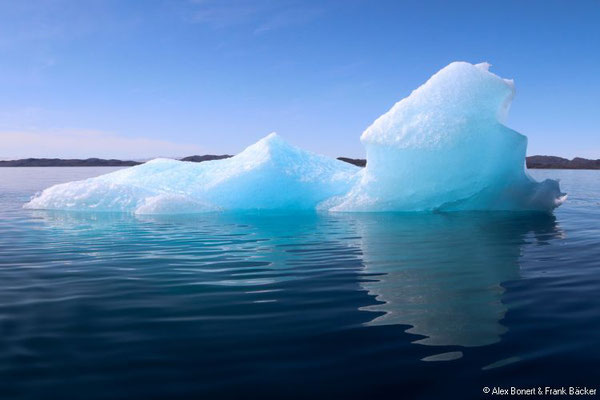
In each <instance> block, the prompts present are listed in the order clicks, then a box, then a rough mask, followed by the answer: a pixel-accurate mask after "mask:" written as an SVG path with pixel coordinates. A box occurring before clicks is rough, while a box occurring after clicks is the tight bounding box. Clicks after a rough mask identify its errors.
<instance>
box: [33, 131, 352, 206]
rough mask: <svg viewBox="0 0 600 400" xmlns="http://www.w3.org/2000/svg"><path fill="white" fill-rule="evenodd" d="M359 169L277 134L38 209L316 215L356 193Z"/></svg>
mask: <svg viewBox="0 0 600 400" xmlns="http://www.w3.org/2000/svg"><path fill="white" fill-rule="evenodd" d="M358 171H359V168H358V167H355V166H353V165H350V164H347V163H344V162H342V161H339V160H335V159H331V158H329V157H325V156H322V155H318V154H314V153H311V152H308V151H304V150H301V149H298V148H296V147H294V146H292V145H290V144H288V143H286V142H285V141H284V140H283V139H281V138H280V137H279V136H278V135H277V134H275V133H271V134H270V135H268V136H266V137H265V138H263V139H261V140H259V141H258V142H257V143H255V144H253V145H252V146H250V147H248V148H246V149H245V150H244V151H242V152H241V153H240V154H238V155H236V156H234V157H231V158H228V159H223V160H214V161H204V162H202V163H193V162H187V161H176V160H170V159H155V160H152V161H149V162H147V163H145V164H141V165H138V166H135V167H131V168H126V169H122V170H119V171H115V172H112V173H109V174H106V175H101V176H99V177H96V178H90V179H86V180H83V181H78V182H69V183H64V184H59V185H55V186H52V187H50V188H48V189H46V190H44V191H43V192H42V193H41V194H39V195H37V196H35V197H34V198H33V199H32V200H31V201H30V202H29V203H27V204H26V205H25V206H26V208H33V209H52V210H74V211H85V210H96V211H121V212H132V213H135V214H179V213H192V212H206V211H219V210H260V209H275V210H309V209H312V210H314V209H315V208H316V206H317V204H319V203H320V202H322V201H324V200H326V199H328V198H330V197H332V196H339V195H343V194H344V193H346V192H348V191H349V190H350V188H351V187H352V186H353V184H354V183H355V182H356V181H357V179H356V177H357V172H358Z"/></svg>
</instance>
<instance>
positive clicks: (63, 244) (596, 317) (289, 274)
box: [0, 168, 600, 400]
mask: <svg viewBox="0 0 600 400" xmlns="http://www.w3.org/2000/svg"><path fill="white" fill-rule="evenodd" d="M114 169H115V168H0V398H1V399H62V400H64V399H125V398H127V399H145V400H147V399H212V398H219V399H221V398H239V399H253V398H263V399H264V398H327V399H333V398H364V399H373V398H384V399H387V398H391V399H412V398H415V399H444V398H458V399H485V398H492V396H491V395H490V394H487V395H486V394H484V393H483V390H484V388H485V387H490V388H493V387H510V386H514V387H519V388H531V387H534V388H538V387H544V386H552V387H560V386H580V387H584V386H586V387H587V388H597V389H600V296H599V289H600V171H557V170H544V171H541V170H534V171H531V174H532V175H534V176H535V177H536V178H538V179H542V178H559V179H560V180H561V187H562V189H563V191H565V192H568V194H569V198H568V201H567V202H566V203H565V204H564V205H562V206H561V207H560V208H559V209H558V210H556V212H555V214H554V215H553V216H551V215H530V214H511V213H453V214H390V213H384V214H318V213H302V214H296V215H286V214H279V213H259V212H255V213H245V214H239V213H238V214H204V215H202V214H199V215H186V216H171V217H168V216H139V217H136V216H132V215H123V214H101V213H73V212H49V211H33V210H24V209H22V205H23V203H25V202H26V201H27V200H28V199H29V198H30V197H31V196H32V195H33V194H34V193H36V192H37V191H40V190H41V189H44V188H46V187H48V186H50V185H52V184H55V183H60V182H66V181H71V180H75V179H83V178H86V177H91V176H95V175H100V174H103V173H106V172H109V171H111V170H114ZM598 396H599V397H600V395H598ZM493 397H498V396H493ZM505 397H507V396H505ZM537 398H539V396H538V397H537ZM554 398H556V397H554ZM585 398H596V397H595V396H591V397H590V396H587V397H585Z"/></svg>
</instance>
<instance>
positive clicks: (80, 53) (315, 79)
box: [0, 0, 600, 158]
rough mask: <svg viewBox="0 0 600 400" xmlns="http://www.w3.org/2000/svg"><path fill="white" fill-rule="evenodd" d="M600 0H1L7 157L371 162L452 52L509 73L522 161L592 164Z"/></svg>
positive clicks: (598, 148) (0, 150) (0, 87)
mask: <svg viewBox="0 0 600 400" xmlns="http://www.w3.org/2000/svg"><path fill="white" fill-rule="evenodd" d="M598 21H600V1H599V0H594V1H585V0H577V1H566V0H565V1H552V0H544V1H535V0H528V1H492V0H490V1H427V0H425V1H400V0H397V1H360V0H345V1H341V0H340V1H326V0H324V1H292V0H289V1H288V0H277V1H244V0H236V1H233V0H222V1H218V0H196V1H189V0H183V1H175V0H161V1H158V0H156V1H153V0H146V1H133V0H132V1H126V0H121V1H116V0H115V1H109V0H106V1H94V0H81V1H76V0H71V1H62V0H48V1H22V2H21V1H10V0H0V93H1V95H0V158H18V157H25V156H59V157H89V156H101V157H110V156H112V157H121V158H147V157H153V156H184V155H190V154H203V153H219V154H220V153H236V152H239V151H240V150H242V149H243V148H244V147H246V146H247V145H249V144H251V143H253V142H255V141H256V140H258V139H259V138H261V137H263V136H265V135H267V134H268V133H269V132H272V131H276V132H278V133H279V134H280V135H281V136H283V137H284V138H285V139H287V140H288V141H290V142H291V143H293V144H295V145H298V146H300V147H303V148H306V149H309V150H312V151H315V152H319V153H323V154H327V155H330V156H341V155H344V156H354V157H359V156H363V155H364V150H363V147H362V145H361V143H360V140H359V136H360V134H361V132H362V131H363V130H364V129H365V128H366V127H367V126H369V125H370V124H371V122H372V121H373V120H374V119H375V118H377V117H378V116H379V115H380V114H382V113H384V112H385V111H387V110H388V109H389V108H390V107H391V106H392V105H393V104H394V103H395V102H396V101H398V100H400V99H401V98H403V97H405V96H407V95H408V94H409V93H410V92H411V90H413V89H415V88H416V87H417V86H419V85H420V84H422V83H423V82H425V81H426V80H427V78H428V77H429V76H431V75H432V74H433V73H435V72H436V71H437V70H439V69H440V68H442V67H443V66H445V65H447V64H448V63H450V62H452V61H456V60H464V61H469V62H473V63H477V62H482V61H488V62H490V63H491V64H492V65H493V67H492V71H493V72H495V73H497V74H499V75H500V76H502V77H504V78H513V79H515V83H516V88H517V96H516V98H515V101H514V103H513V105H512V108H511V113H510V115H509V120H508V125H509V126H510V127H511V128H513V129H516V130H518V131H519V132H521V133H523V134H525V135H527V136H528V137H529V150H528V153H529V154H552V155H560V156H565V157H573V156H583V157H589V158H600V77H599V72H600V23H599V22H598Z"/></svg>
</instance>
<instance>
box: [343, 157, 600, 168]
mask: <svg viewBox="0 0 600 400" xmlns="http://www.w3.org/2000/svg"><path fill="white" fill-rule="evenodd" d="M338 160H340V161H345V162H347V163H350V164H354V165H356V166H358V167H364V166H366V165H367V160H365V159H362V158H347V157H338ZM526 162H527V168H530V169H600V160H588V159H587V158H581V157H575V158H574V159H572V160H569V159H566V158H562V157H555V156H531V157H527V160H526Z"/></svg>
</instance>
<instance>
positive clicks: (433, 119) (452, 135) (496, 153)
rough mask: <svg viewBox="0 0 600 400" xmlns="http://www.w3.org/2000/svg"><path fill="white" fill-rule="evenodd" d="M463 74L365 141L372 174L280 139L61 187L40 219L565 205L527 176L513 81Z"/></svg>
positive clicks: (419, 96)
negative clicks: (508, 121)
mask: <svg viewBox="0 0 600 400" xmlns="http://www.w3.org/2000/svg"><path fill="white" fill-rule="evenodd" d="M488 69H489V64H486V63H484V64H476V65H473V64H469V63H466V62H454V63H452V64H450V65H448V66H447V67H445V68H443V69H442V70H440V71H439V72H438V73H436V74H435V75H433V76H432V77H431V78H430V79H429V80H428V81H427V82H426V83H425V84H423V85H422V86H421V87H419V88H418V89H416V90H415V91H413V92H412V93H411V95H410V96H408V97H406V98H405V99H403V100H401V101H399V102H398V103H396V104H395V105H394V106H393V107H392V108H391V109H390V110H389V111H388V112H387V113H385V114H384V115H382V116H381V117H379V118H378V119H377V120H376V121H375V122H374V123H373V124H372V125H371V126H370V127H369V128H367V129H366V130H365V131H364V132H363V134H362V136H361V141H362V142H363V144H364V145H365V147H366V151H367V167H366V168H364V169H362V168H358V167H355V166H353V165H350V164H347V163H345V162H342V161H338V160H335V159H331V158H328V157H325V156H322V155H318V154H314V153H311V152H308V151H304V150H301V149H298V148H296V147H294V146H291V145H290V144H288V143H286V142H285V141H284V140H283V139H281V138H280V137H279V136H277V135H276V134H275V133H271V134H270V135H268V136H266V137H265V138H263V139H261V140H259V141H258V142H257V143H255V144H253V145H252V146H250V147H248V148H246V149H245V150H244V151H243V152H241V153H240V154H238V155H236V156H234V157H232V158H229V159H224V160H215V161H206V162H203V163H191V162H185V161H175V160H169V159H156V160H152V161H150V162H147V163H145V164H142V165H138V166H135V167H131V168H127V169H123V170H119V171H116V172H112V173H109V174H106V175H102V176H99V177H96V178H91V179H86V180H83V181H77V182H69V183H64V184H60V185H55V186H52V187H50V188H48V189H46V190H44V191H43V192H41V193H39V194H37V195H36V196H34V197H33V198H32V199H31V201H30V202H29V203H27V204H25V207H26V208H32V209H55V210H78V211H84V210H94V211H122V212H132V213H136V214H174V213H190V212H205V211H216V210H253V209H279V210H306V209H320V210H329V211H406V212H410V211H459V210H509V211H527V210H531V211H545V212H549V211H551V210H553V209H554V208H556V207H557V206H559V205H560V204H561V203H562V202H563V201H564V200H565V199H566V195H565V194H563V193H561V192H560V188H559V185H558V182H557V181H554V180H545V181H544V182H536V181H534V180H533V179H532V178H531V177H530V176H529V175H528V174H527V172H526V170H525V151H526V148H527V138H526V137H525V136H523V135H521V134H520V133H518V132H516V131H514V130H512V129H509V128H507V127H506V126H505V125H504V124H503V123H504V120H505V118H506V115H507V113H508V109H509V106H510V103H511V101H512V98H513V96H514V84H513V82H512V80H507V79H502V78H500V77H498V76H497V75H494V74H492V73H491V72H489V71H488Z"/></svg>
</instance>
